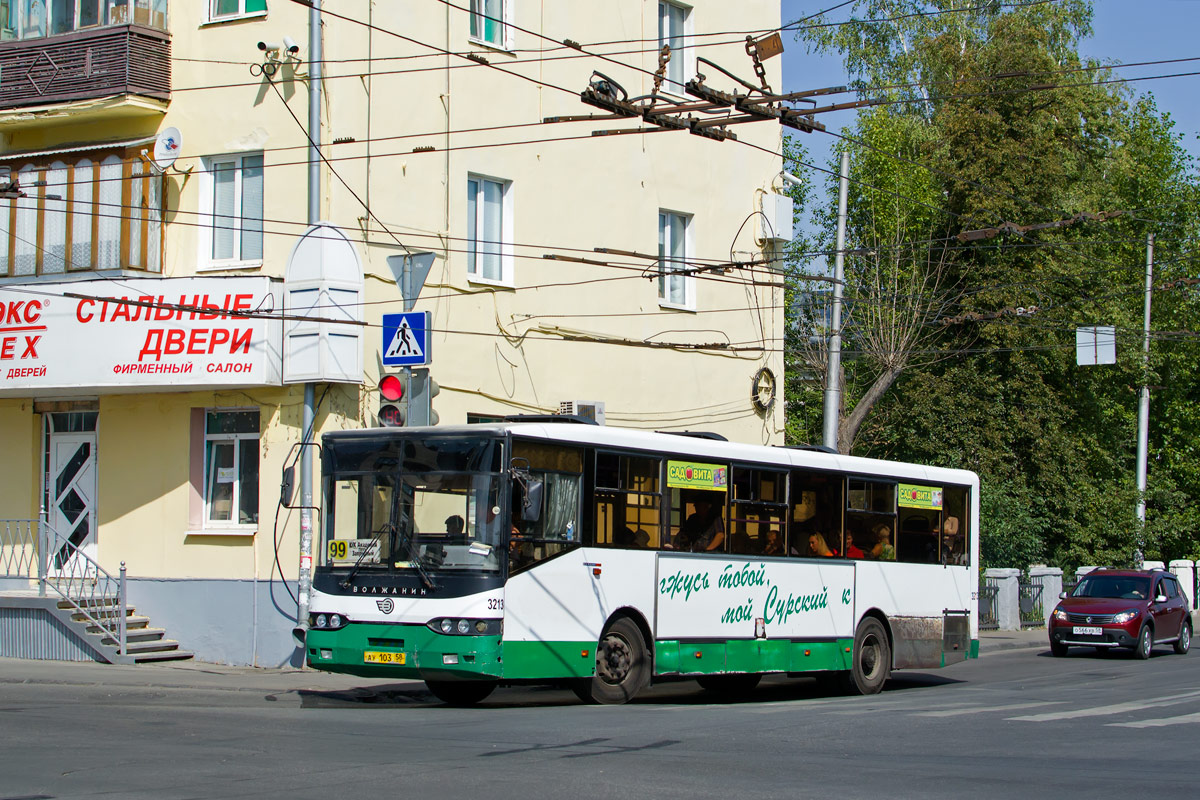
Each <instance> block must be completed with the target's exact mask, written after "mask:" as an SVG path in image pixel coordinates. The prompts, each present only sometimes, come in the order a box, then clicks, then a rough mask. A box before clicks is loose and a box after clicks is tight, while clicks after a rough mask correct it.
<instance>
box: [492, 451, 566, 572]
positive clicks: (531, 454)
mask: <svg viewBox="0 0 1200 800" xmlns="http://www.w3.org/2000/svg"><path fill="white" fill-rule="evenodd" d="M513 462H514V463H515V464H517V465H519V466H521V467H526V466H527V467H528V469H529V474H530V478H531V480H535V481H541V482H542V508H541V514H540V515H539V516H538V518H537V519H536V520H525V519H522V518H521V515H520V512H519V509H517V508H515V507H514V509H513V521H512V541H511V542H510V544H509V568H510V570H512V569H518V568H521V567H525V566H528V565H530V564H535V563H537V562H539V561H542V560H544V559H547V558H550V557H551V556H555V555H558V554H559V553H561V552H563V551H564V550H568V549H570V548H572V547H575V546H577V545H578V544H579V538H580V535H579V524H580V512H581V508H582V498H583V491H582V489H583V451H582V450H580V449H579V448H574V447H561V446H557V445H552V444H541V443H535V442H526V441H522V440H519V439H518V440H516V441H514V442H513Z"/></svg>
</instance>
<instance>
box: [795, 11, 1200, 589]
mask: <svg viewBox="0 0 1200 800" xmlns="http://www.w3.org/2000/svg"><path fill="white" fill-rule="evenodd" d="M956 8H957V9H961V8H962V6H961V4H958V3H948V2H929V3H920V2H911V1H903V2H902V1H898V0H870V1H869V2H860V3H857V4H856V5H855V6H854V9H853V10H854V12H855V14H856V15H858V19H859V21H858V22H854V23H852V24H849V25H841V26H836V27H814V28H810V29H808V30H805V31H802V32H801V34H800V37H801V38H802V39H804V40H805V41H807V42H808V43H809V44H810V46H812V47H814V48H816V49H820V50H825V51H837V52H840V53H841V54H842V55H843V57H844V59H845V62H846V66H847V71H848V72H849V73H850V75H851V78H852V80H853V82H854V84H855V85H856V86H857V87H859V89H860V90H861V92H862V93H861V95H860V96H864V97H870V98H873V99H876V100H878V101H879V104H878V105H876V106H874V107H871V108H868V109H867V110H864V111H863V112H862V113H860V115H859V119H858V122H857V123H856V125H855V126H854V128H853V129H852V130H851V131H850V133H849V135H848V136H847V138H846V139H845V141H844V143H843V144H844V146H845V147H847V148H849V149H850V152H851V153H852V158H853V161H852V176H853V178H854V180H855V183H854V184H853V187H854V188H852V191H851V199H850V203H849V212H850V222H849V224H848V238H847V240H848V247H849V248H851V249H852V250H855V251H856V252H866V251H869V252H874V253H876V254H879V253H884V252H887V253H900V252H904V253H905V254H906V255H905V258H904V259H903V260H901V259H898V258H889V259H883V258H878V257H875V258H868V257H863V256H861V255H856V256H854V257H851V258H848V259H847V283H846V291H847V308H848V309H849V320H848V323H847V332H846V334H845V337H846V340H847V341H848V342H852V343H853V344H851V345H849V346H848V347H847V356H848V358H847V359H846V375H845V387H846V388H845V395H846V397H847V401H848V406H847V409H846V414H847V416H849V415H852V414H854V413H855V411H856V410H857V405H856V404H858V403H862V402H864V401H866V402H867V403H868V405H867V406H866V409H867V411H869V413H863V414H861V415H860V416H861V422H860V425H861V427H858V428H857V436H855V437H854V438H853V439H852V442H851V444H852V446H853V450H854V452H856V453H861V454H864V455H876V456H883V457H895V458H904V459H911V460H917V461H924V462H930V463H937V464H943V465H951V466H962V467H966V468H969V469H973V470H975V471H977V472H979V473H980V474H981V477H982V479H983V486H984V495H983V501H984V514H985V518H984V522H983V531H984V538H983V540H982V541H983V544H984V548H983V551H984V554H985V558H986V559H987V561H988V563H991V564H993V565H996V566H1024V564H1022V563H1013V562H1011V561H1010V562H1008V563H1003V561H1004V560H1007V559H1035V558H1038V559H1040V558H1049V559H1051V560H1053V561H1054V562H1056V563H1059V564H1061V565H1062V566H1064V567H1067V568H1073V567H1074V566H1076V565H1078V564H1080V563H1123V562H1127V561H1128V560H1129V558H1130V557H1131V554H1132V552H1133V549H1134V547H1135V546H1136V543H1137V542H1138V540H1139V537H1140V536H1141V535H1142V534H1141V532H1140V531H1139V530H1138V527H1137V523H1136V520H1135V518H1134V514H1133V511H1134V501H1135V499H1136V494H1135V492H1134V488H1133V477H1134V472H1135V470H1134V466H1135V454H1136V448H1135V445H1136V426H1137V395H1138V391H1139V387H1140V386H1141V384H1142V381H1143V378H1144V375H1143V368H1142V360H1141V349H1140V348H1141V336H1140V331H1141V309H1142V304H1141V296H1142V289H1141V283H1142V280H1143V265H1144V259H1145V238H1146V234H1147V233H1150V232H1154V233H1155V234H1156V237H1157V239H1158V242H1159V245H1158V247H1157V250H1158V252H1159V253H1160V255H1159V256H1158V258H1157V259H1156V260H1158V261H1160V262H1162V264H1163V266H1162V267H1161V270H1160V272H1159V276H1160V277H1159V280H1158V281H1157V282H1156V291H1155V304H1156V305H1155V316H1154V320H1155V327H1156V328H1158V329H1160V330H1163V331H1178V332H1179V333H1176V334H1173V335H1167V334H1165V333H1164V334H1163V335H1162V336H1160V337H1159V338H1158V340H1157V341H1156V342H1155V348H1154V357H1153V360H1152V363H1151V369H1150V372H1149V376H1148V379H1149V381H1150V383H1151V385H1155V386H1156V387H1157V388H1156V389H1155V390H1154V391H1155V394H1154V406H1153V411H1152V420H1153V424H1152V432H1151V451H1152V463H1151V491H1150V492H1148V497H1147V503H1148V522H1147V527H1146V530H1145V533H1144V536H1145V542H1146V551H1147V556H1148V557H1160V558H1164V559H1166V558H1170V557H1178V556H1182V555H1186V554H1189V553H1190V552H1194V551H1196V550H1197V549H1198V541H1200V538H1198V537H1200V526H1198V525H1197V524H1196V523H1197V521H1198V520H1197V514H1198V512H1197V508H1196V501H1195V499H1194V498H1196V497H1198V496H1200V482H1198V478H1200V453H1197V452H1196V449H1195V445H1194V443H1193V442H1194V434H1193V432H1194V431H1195V429H1196V427H1195V423H1196V422H1197V421H1200V420H1197V416H1198V414H1197V412H1196V411H1195V409H1196V408H1197V405H1196V401H1197V399H1200V398H1197V396H1196V393H1197V389H1196V386H1197V381H1196V376H1197V368H1198V367H1200V363H1198V361H1200V359H1198V354H1197V350H1198V349H1200V348H1198V347H1197V337H1196V336H1195V335H1194V334H1195V331H1194V330H1193V331H1191V332H1190V333H1191V334H1192V335H1188V331H1189V328H1188V326H1189V325H1191V326H1192V328H1194V327H1195V325H1194V320H1195V319H1197V318H1200V315H1197V313H1196V312H1197V310H1198V309H1197V307H1196V304H1197V301H1196V295H1197V290H1196V289H1195V288H1192V287H1190V286H1189V285H1186V284H1185V283H1180V281H1181V280H1186V278H1187V277H1188V276H1187V274H1186V267H1185V265H1188V264H1189V262H1188V261H1187V254H1188V253H1189V252H1190V249H1191V247H1190V244H1189V240H1190V239H1191V238H1192V237H1194V235H1195V229H1196V223H1197V218H1196V212H1195V210H1194V209H1195V208H1196V202H1195V200H1196V183H1195V180H1194V178H1193V176H1192V168H1191V163H1190V160H1189V159H1188V157H1187V156H1186V154H1185V152H1184V150H1183V149H1182V147H1181V145H1180V142H1179V136H1178V134H1176V133H1175V132H1174V130H1173V126H1172V123H1171V120H1170V119H1169V117H1166V116H1165V115H1162V114H1161V113H1159V112H1158V110H1157V109H1156V108H1155V106H1154V103H1153V99H1152V98H1150V97H1138V98H1133V97H1131V95H1130V93H1129V92H1128V91H1127V90H1125V89H1122V88H1119V87H1116V86H1114V85H1111V84H1101V83H1100V82H1099V81H1100V80H1101V79H1103V78H1105V77H1108V76H1109V73H1108V71H1107V70H1106V69H1105V68H1104V67H1103V66H1102V65H1100V64H1096V63H1085V62H1083V61H1082V60H1081V59H1080V57H1079V55H1078V52H1077V45H1078V42H1079V39H1080V37H1081V36H1083V35H1086V34H1087V33H1088V31H1089V26H1090V20H1091V6H1090V4H1089V3H1086V2H1082V1H1081V0H1080V1H1078V2H1076V1H1074V0H1072V1H1071V2H1063V3H1054V4H1041V5H1037V6H1029V7H1018V8H1011V9H1005V8H1002V7H1001V6H1000V5H999V4H988V5H986V6H984V7H983V8H982V9H978V8H977V9H975V10H969V11H961V10H959V11H954V12H952V13H951V9H956ZM918 12H947V13H926V14H925V15H924V16H917V14H918ZM889 18H896V19H895V21H893V22H871V21H869V20H881V19H889ZM833 187H834V184H833V181H832V180H830V181H826V183H825V190H826V196H827V199H826V201H825V202H824V203H819V207H821V208H831V207H832V206H833V200H832V198H833V197H834V196H835V195H834V194H833V192H834V188H833ZM1097 212H1120V213H1119V214H1115V215H1111V216H1110V215H1109V214H1105V215H1102V216H1101V217H1100V218H1096V217H1094V216H1093V217H1089V216H1087V215H1089V214H1091V215H1094V214H1096V213H1097ZM832 217H833V215H832V213H830V212H828V211H826V212H823V213H818V214H817V215H816V219H817V220H818V222H819V224H820V225H821V234H820V235H819V236H818V237H817V240H818V245H819V246H821V247H824V248H826V249H828V248H829V247H830V246H831V243H832V230H833V223H834V222H835V220H833V218H832ZM1033 224H1040V225H1041V226H1043V227H1041V228H1039V229H1033V230H1021V228H1022V227H1023V226H1029V225H1033ZM987 229H991V230H987ZM956 234H962V235H961V236H959V237H958V238H951V237H954V236H955V235H956ZM947 239H950V241H951V244H950V245H949V249H947V241H946V240H947ZM922 248H923V249H924V251H925V255H924V256H923V257H922V256H920V255H918V254H917V251H918V250H920V249H922ZM932 263H937V264H938V265H939V266H940V270H939V275H938V281H937V283H936V286H929V285H922V284H920V283H919V282H918V283H917V284H912V283H909V284H906V285H905V284H902V283H901V282H899V281H897V280H896V279H897V278H898V277H900V276H906V277H907V278H909V279H910V280H911V279H912V278H913V277H914V276H916V275H917V274H918V273H919V272H920V271H921V270H922V269H928V265H930V264H932ZM1191 270H1192V272H1193V273H1194V272H1195V268H1194V267H1191ZM795 272H796V273H802V272H803V270H802V269H800V268H797V269H796V270H795ZM889 275H891V276H893V277H892V278H891V279H890V280H891V285H892V286H894V287H900V286H901V285H905V292H895V293H894V294H892V295H891V296H890V297H888V296H886V295H885V296H883V297H881V296H879V295H878V294H873V293H872V291H871V288H870V287H872V286H878V285H880V284H881V283H887V282H888V279H889V278H888V276H889ZM797 287H800V288H802V289H807V290H809V291H811V287H806V286H804V284H803V283H801V282H797ZM909 292H911V293H912V294H916V295H919V296H920V297H921V302H923V303H924V304H925V307H927V308H929V309H936V312H937V313H936V314H935V315H934V316H933V317H932V318H929V317H927V318H924V319H923V320H922V323H921V324H922V327H923V328H924V329H925V330H924V333H923V336H922V339H921V345H920V346H919V347H916V348H913V349H912V350H910V351H909V358H908V359H907V361H906V363H905V365H904V368H903V369H902V370H900V371H899V372H898V373H897V374H896V375H895V376H893V378H892V380H891V382H890V383H887V385H886V386H884V387H883V389H884V391H882V392H876V393H874V396H873V395H872V387H876V386H878V385H879V384H878V383H877V382H878V381H879V377H880V375H881V374H884V366H883V365H884V361H883V360H882V359H880V358H879V356H878V354H877V353H873V352H872V351H871V349H870V348H869V347H868V346H867V344H866V343H867V341H868V339H869V336H868V334H869V330H866V327H867V326H864V325H860V323H861V322H862V321H864V320H867V319H869V318H870V315H869V314H865V313H862V312H861V310H862V309H866V308H872V307H874V306H873V305H872V304H873V303H881V304H883V305H891V307H892V309H893V311H892V313H894V314H899V313H903V308H904V305H905V302H908V303H910V304H912V303H914V302H916V301H913V300H911V299H907V300H906V299H904V298H902V297H901V295H902V294H907V293H909ZM918 304H919V303H918ZM810 306H813V304H810ZM856 306H857V308H858V309H859V310H858V311H856ZM809 316H810V319H808V320H805V319H804V317H803V315H800V316H799V322H800V324H799V326H798V327H799V328H800V329H801V330H807V331H809V332H813V331H815V330H816V329H817V328H818V327H819V326H818V325H816V324H815V322H814V320H813V319H812V317H819V315H818V314H814V313H812V311H811V309H810V314H809ZM1096 324H1110V325H1114V326H1116V328H1117V330H1118V335H1119V338H1118V345H1119V357H1118V363H1117V364H1116V365H1108V366H1098V367H1079V366H1077V365H1076V363H1075V352H1074V336H1075V329H1076V327H1078V326H1081V325H1096ZM806 326H807V327H806ZM810 339H811V337H803V336H802V337H797V341H793V342H790V343H789V344H790V347H791V352H792V354H793V355H792V358H793V360H796V361H801V360H802V357H801V355H800V353H799V350H798V348H799V345H801V344H804V343H806V342H809V341H810ZM789 364H791V361H789ZM814 377H819V375H814ZM795 388H797V387H795V386H794V384H792V383H789V390H792V389H795ZM798 388H799V392H798V396H799V397H800V398H801V400H800V402H801V404H802V406H803V408H804V409H805V411H806V412H807V413H806V414H805V415H803V417H802V418H800V419H797V420H793V419H791V418H790V419H789V435H792V436H797V437H801V436H804V435H808V436H810V437H811V432H812V421H813V420H814V419H815V420H816V421H817V430H819V425H820V422H819V420H820V414H819V413H815V414H814V413H812V412H811V410H810V403H811V402H812V401H813V400H815V399H816V398H814V397H813V394H814V390H817V391H819V389H817V384H816V383H814V382H810V383H808V384H802V385H801V386H800V387H798ZM788 400H789V410H790V411H794V410H795V408H796V407H795V406H794V405H793V402H794V399H793V396H791V395H789V397H788ZM817 407H818V408H819V405H818V406H817ZM809 440H810V441H811V440H812V439H811V438H810V439H809Z"/></svg>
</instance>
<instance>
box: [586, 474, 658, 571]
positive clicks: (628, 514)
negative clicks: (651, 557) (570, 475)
mask: <svg viewBox="0 0 1200 800" xmlns="http://www.w3.org/2000/svg"><path fill="white" fill-rule="evenodd" d="M661 473H662V460H661V459H658V458H646V457H643V456H633V455H623V454H620V453H596V493H595V509H596V510H595V514H596V529H595V530H596V533H595V536H596V540H595V544H597V545H600V546H608V547H628V548H635V549H643V548H657V547H661V546H662V545H663V542H662V514H661V512H660V509H661V507H662V489H661Z"/></svg>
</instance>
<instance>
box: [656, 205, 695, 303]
mask: <svg viewBox="0 0 1200 800" xmlns="http://www.w3.org/2000/svg"><path fill="white" fill-rule="evenodd" d="M671 217H674V218H676V219H678V220H681V221H682V223H683V259H684V261H683V263H679V262H675V261H663V260H661V259H662V258H663V256H664V254H665V253H664V232H665V231H664V227H665V223H666V222H667V221H668V220H669V218H671ZM694 222H695V217H694V216H693V215H692V214H687V213H684V212H682V211H672V210H670V209H666V208H660V209H659V210H658V254H659V259H660V261H659V262H658V270H659V279H658V304H659V305H660V306H662V307H663V308H677V309H681V310H684V311H694V310H695V308H696V279H695V277H694V276H692V275H690V274H686V275H675V274H674V273H675V272H678V271H681V270H686V269H689V265H688V263H687V260H688V259H690V258H691V257H692V253H693V252H694V247H693V237H694V233H693V231H694V228H695V225H694V224H693V223H694ZM673 280H679V281H682V287H683V300H682V301H678V300H672V299H671V290H670V286H671V283H672V282H673Z"/></svg>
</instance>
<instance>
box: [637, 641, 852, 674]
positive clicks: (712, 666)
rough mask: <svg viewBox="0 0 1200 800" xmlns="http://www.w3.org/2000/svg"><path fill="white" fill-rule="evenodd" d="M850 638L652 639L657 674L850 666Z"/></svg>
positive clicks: (805, 670)
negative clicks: (824, 640) (812, 640)
mask: <svg viewBox="0 0 1200 800" xmlns="http://www.w3.org/2000/svg"><path fill="white" fill-rule="evenodd" d="M853 647H854V640H853V639H849V638H846V639H837V640H835V641H832V642H795V641H790V640H787V639H730V640H728V641H723V642H721V641H717V642H713V641H707V642H679V641H673V640H660V641H658V642H656V643H655V651H656V652H655V669H654V671H655V673H656V674H658V675H711V674H717V673H722V672H809V671H826V670H843V669H849V668H850V651H851V650H852V649H853Z"/></svg>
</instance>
